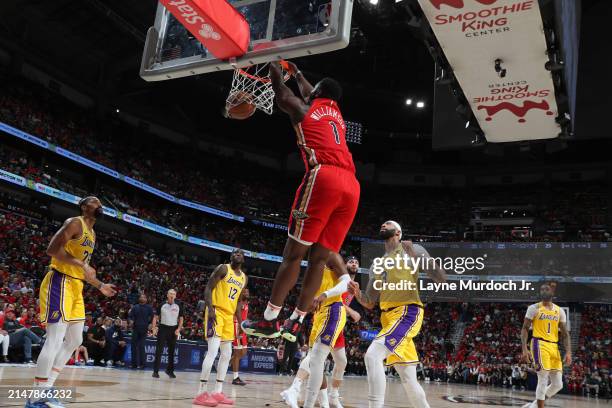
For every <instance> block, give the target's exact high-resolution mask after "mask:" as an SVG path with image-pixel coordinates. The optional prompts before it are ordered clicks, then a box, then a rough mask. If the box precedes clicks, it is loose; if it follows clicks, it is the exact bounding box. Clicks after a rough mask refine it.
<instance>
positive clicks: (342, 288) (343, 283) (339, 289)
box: [325, 274, 351, 298]
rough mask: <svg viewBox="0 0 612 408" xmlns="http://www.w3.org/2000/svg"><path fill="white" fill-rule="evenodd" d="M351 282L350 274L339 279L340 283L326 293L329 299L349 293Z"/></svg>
mask: <svg viewBox="0 0 612 408" xmlns="http://www.w3.org/2000/svg"><path fill="white" fill-rule="evenodd" d="M350 281H351V277H350V276H349V275H348V274H344V275H342V276H341V277H340V278H339V279H338V283H337V284H336V286H334V287H333V288H331V289H330V290H328V291H326V292H325V294H326V295H327V297H328V298H330V297H334V296H339V295H341V294H343V293H344V292H346V291H347V289H348V283H349V282H350Z"/></svg>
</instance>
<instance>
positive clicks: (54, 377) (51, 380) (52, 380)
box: [47, 367, 61, 387]
mask: <svg viewBox="0 0 612 408" xmlns="http://www.w3.org/2000/svg"><path fill="white" fill-rule="evenodd" d="M60 372H61V370H60V369H59V368H55V367H53V368H52V369H51V374H49V379H48V380H47V382H48V383H49V387H53V385H54V384H55V380H57V377H59V375H60Z"/></svg>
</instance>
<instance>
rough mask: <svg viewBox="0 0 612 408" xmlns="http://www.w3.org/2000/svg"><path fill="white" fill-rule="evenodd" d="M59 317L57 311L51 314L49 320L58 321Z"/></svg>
mask: <svg viewBox="0 0 612 408" xmlns="http://www.w3.org/2000/svg"><path fill="white" fill-rule="evenodd" d="M59 317H60V314H59V312H58V311H57V310H56V311H54V312H53V313H51V319H53V320H55V319H59Z"/></svg>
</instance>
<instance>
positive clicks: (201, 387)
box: [198, 380, 208, 394]
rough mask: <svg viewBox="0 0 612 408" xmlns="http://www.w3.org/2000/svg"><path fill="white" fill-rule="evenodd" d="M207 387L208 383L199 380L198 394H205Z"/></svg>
mask: <svg viewBox="0 0 612 408" xmlns="http://www.w3.org/2000/svg"><path fill="white" fill-rule="evenodd" d="M207 386H208V381H206V380H200V384H199V386H198V394H201V393H203V392H206V388H207Z"/></svg>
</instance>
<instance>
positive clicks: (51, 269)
mask: <svg viewBox="0 0 612 408" xmlns="http://www.w3.org/2000/svg"><path fill="white" fill-rule="evenodd" d="M49 270H50V271H53V272H57V273H61V274H62V275H65V276H67V277H69V278H72V279H76V280H80V281H82V282H85V279H81V278H77V277H74V276H72V275H68V274H67V273H64V272H62V271H58V270H57V269H55V268H51V267H49Z"/></svg>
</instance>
